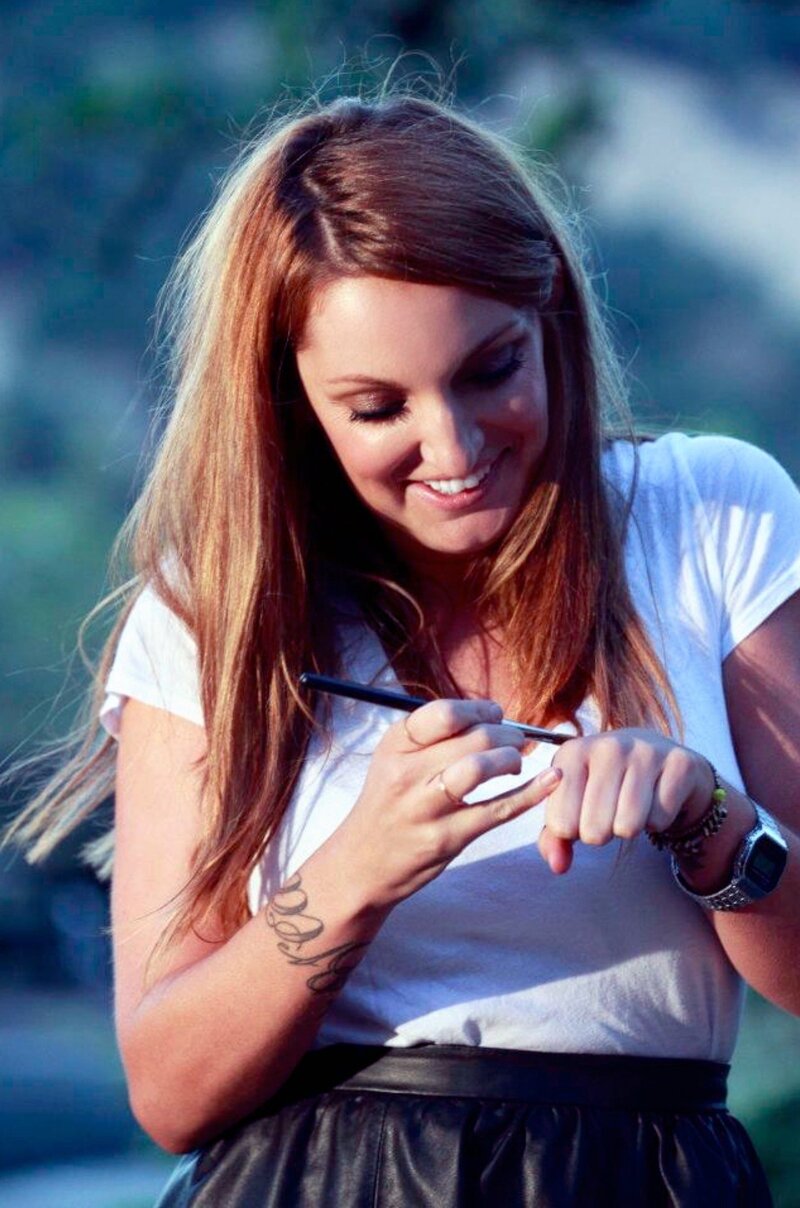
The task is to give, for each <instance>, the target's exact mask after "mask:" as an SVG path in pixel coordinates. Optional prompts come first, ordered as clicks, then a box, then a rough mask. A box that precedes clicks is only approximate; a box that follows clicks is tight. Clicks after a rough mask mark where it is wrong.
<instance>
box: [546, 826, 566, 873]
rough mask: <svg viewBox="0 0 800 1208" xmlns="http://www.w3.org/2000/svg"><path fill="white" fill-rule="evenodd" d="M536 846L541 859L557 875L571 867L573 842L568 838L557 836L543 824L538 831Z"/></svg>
mask: <svg viewBox="0 0 800 1208" xmlns="http://www.w3.org/2000/svg"><path fill="white" fill-rule="evenodd" d="M538 847H539V853H540V855H541V856H542V859H543V860H544V861H545V863H546V864H547V865H549V868H550V871H551V872H553V873H555V874H556V876H557V877H560V876H562V875H563V874H564V873H565V872H569V870H570V868H571V867H572V855H573V844H572V843H570V842H569V840H568V839H559V838H557V836H556V835H554V834H553V833H552V831H551V830H550V829H549V828H548V827H547V826H543V827H542V829H541V831H540V832H539V840H538Z"/></svg>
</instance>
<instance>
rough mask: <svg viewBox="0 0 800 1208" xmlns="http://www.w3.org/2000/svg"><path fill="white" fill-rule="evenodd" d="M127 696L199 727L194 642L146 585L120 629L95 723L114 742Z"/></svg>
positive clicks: (199, 702)
mask: <svg viewBox="0 0 800 1208" xmlns="http://www.w3.org/2000/svg"><path fill="white" fill-rule="evenodd" d="M130 697H133V698H134V699H135V700H139V701H142V702H143V703H144V704H146V705H154V706H155V707H156V708H158V709H166V710H167V711H168V712H169V713H176V714H177V715H178V716H179V717H184V718H186V719H187V720H188V721H192V722H194V723H195V724H196V725H199V726H202V725H203V708H202V703H201V696H200V681H199V675H198V665H197V646H196V643H195V641H194V638H193V637H192V635H191V633H190V632H189V630H188V629H187V628H186V626H185V625H184V624H183V622H182V621H181V620H179V619H178V617H176V616H175V614H174V613H173V612H172V611H171V610H170V609H169V608H167V606H166V604H164V602H163V601H162V600H161V599H160V598H159V597H158V596H157V595H156V593H155V591H154V590H153V589H152V588H150V587H146V588H145V589H144V591H143V592H142V594H141V595H140V596H139V598H138V599H137V601H136V603H135V604H134V606H133V608H132V609H131V612H130V615H129V617H128V619H127V621H126V622H125V625H124V626H123V629H122V633H121V634H120V637H119V642H118V643H117V651H116V655H115V658H114V662H113V664H112V666H111V671H110V672H109V676H108V680H107V682H106V696H105V699H104V701H103V704H102V706H101V709H100V722H101V724H102V725H103V727H104V728H105V729H106V730H107V731H108V733H109V734H111V735H113V737H115V738H116V737H117V736H118V734H119V727H120V721H121V717H122V710H123V708H124V705H125V702H126V700H128V699H129V698H130Z"/></svg>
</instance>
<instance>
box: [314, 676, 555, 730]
mask: <svg viewBox="0 0 800 1208" xmlns="http://www.w3.org/2000/svg"><path fill="white" fill-rule="evenodd" d="M300 685H301V687H303V688H313V689H314V691H315V692H327V693H328V695H330V696H346V697H348V698H349V699H350V700H364V701H367V703H368V704H370V705H383V707H384V708H385V709H402V711H403V712H404V713H413V712H414V710H415V709H419V707H420V705H427V704H429V703H430V702H429V701H427V700H424V699H423V697H421V696H409V695H408V694H407V693H405V692H389V691H388V689H386V688H372V687H370V686H369V685H368V684H357V683H355V682H354V681H353V680H340V679H334V678H333V676H330V675H315V674H314V672H313V671H304V672H303V674H302V675H301V676H300ZM502 725H504V726H513V727H514V729H515V730H521V731H522V733H523V734H526V735H527V736H528V738H537V739H538V740H539V742H552V743H555V744H556V745H559V744H560V743H562V742H569V740H570V738H574V737H575V735H574V734H557V733H556V732H555V731H554V730H543V729H541V727H540V726H526V725H525V724H524V722H521V721H511V720H510V719H509V718H507V717H504V718H503V721H502Z"/></svg>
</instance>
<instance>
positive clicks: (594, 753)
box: [539, 729, 715, 874]
mask: <svg viewBox="0 0 800 1208" xmlns="http://www.w3.org/2000/svg"><path fill="white" fill-rule="evenodd" d="M553 767H557V768H560V769H561V772H562V779H561V781H560V783H559V784H558V785H556V787H555V789H553V791H552V793H551V794H550V796H549V797H548V798H547V801H546V803H545V810H546V814H545V824H544V828H543V830H542V832H541V835H540V837H539V850H540V852H541V854H542V856H543V857H544V859H545V860H546V861H547V863H548V864H549V865H550V868H551V869H552V871H553V872H554V873H558V874H560V873H565V872H567V871H568V870H569V868H570V865H571V864H572V847H573V844H574V843H576V842H578V841H580V842H581V843H589V844H592V845H593V846H602V845H603V844H605V843H610V842H611V840H612V839H634V838H635V837H636V836H637V835H639V834H641V832H642V831H644V830H648V831H664V830H667V829H668V828H669V827H670V826H672V825H673V824H675V823H676V822H677V823H678V826H677V829H679V830H685V829H688V828H689V827H690V826H691V825H692V824H693V823H694V822H695V821H696V820H697V819H698V818H700V817H701V815H702V814H703V813H705V811H706V810H707V809H708V806H709V805H710V803H711V794H712V793H713V791H714V787H715V786H714V774H713V771H712V769H711V765H710V763H709V762H708V760H707V759H706V758H705V757H704V756H703V755H700V754H698V752H697V751H691V750H689V748H688V747H682V746H680V745H679V744H678V743H675V742H672V741H670V739H668V738H664V736H663V735H661V734H658V733H656V732H655V731H652V730H633V729H631V730H610V731H607V732H605V733H602V734H593V735H589V736H587V737H585V738H575V739H571V740H570V741H569V742H567V743H564V745H563V746H561V747H559V749H558V751H557V753H556V756H555V758H554V760H553Z"/></svg>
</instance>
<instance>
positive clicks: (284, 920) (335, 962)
mask: <svg viewBox="0 0 800 1208" xmlns="http://www.w3.org/2000/svg"><path fill="white" fill-rule="evenodd" d="M307 911H308V895H307V894H306V892H305V890H304V889H303V884H302V878H301V876H300V873H299V872H296V873H295V874H294V876H293V877H290V879H289V880H288V881H287V882H286V884H285V885H283V886H281V888H280V889H279V890H278V891H277V892H276V893H274V894H273V895H272V897H271V898H270V900H269V902H268V903H267V909H266V919H267V925H268V926H269V927H271V929H272V930H273V931H274V932H275V934H276V936H277V937H278V951H279V952H282V953H283V954H284V956H286V957H287V959H288V961H289V964H290V965H311V966H313V967H314V968H320V966H322V968H321V969H320V972H319V973H315V974H314V975H313V976H312V977H310V978H309V979H308V981H307V982H306V985H307V986H308V988H309V990H311V992H312V993H313V994H337V993H338V992H339V990H341V988H342V986H343V985H344V983H345V982H346V980H347V978H348V975H349V974H350V973H351V972H352V970H353V969H354V968H355V967H356V965H357V964H358V961H357V960H352V959H350V958H351V957H352V956H353V954H354V953H355V952H357V951H359V949H361V948H366V947H367V945H366V944H365V943H350V944H338V945H337V946H336V947H335V948H327V949H326V950H325V951H324V952H317V953H309V952H308V950H307V949H306V948H305V947H304V945H306V944H311V943H313V941H314V940H316V939H318V937H319V936H321V935H322V933H323V931H324V930H325V924H324V923H323V922H322V920H321V919H317V918H315V917H314V915H312V914H309V913H308V912H307Z"/></svg>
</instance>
